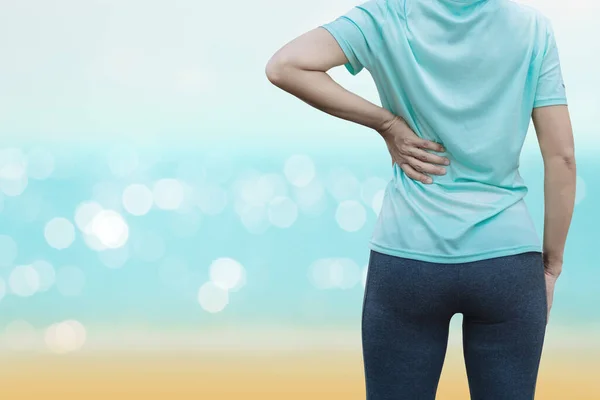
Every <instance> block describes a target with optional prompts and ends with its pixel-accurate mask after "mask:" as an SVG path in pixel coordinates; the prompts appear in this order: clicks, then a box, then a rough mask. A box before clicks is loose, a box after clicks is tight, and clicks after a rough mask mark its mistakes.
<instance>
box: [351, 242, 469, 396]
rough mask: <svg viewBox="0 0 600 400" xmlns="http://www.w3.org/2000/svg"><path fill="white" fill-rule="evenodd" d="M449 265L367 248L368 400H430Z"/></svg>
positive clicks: (440, 354)
mask: <svg viewBox="0 0 600 400" xmlns="http://www.w3.org/2000/svg"><path fill="white" fill-rule="evenodd" d="M456 272H457V271H456V269H455V268H453V266H448V265H443V264H435V263H426V262H421V261H416V260H411V259H405V258H399V257H393V256H389V255H384V254H381V253H377V252H374V251H372V252H371V256H370V259H369V266H368V271H367V282H366V288H365V295H364V300H363V313H362V344H363V360H364V366H365V379H366V389H367V399H368V400H388V399H389V400H397V399H411V400H433V399H434V398H435V393H436V390H437V386H438V382H439V379H440V374H441V371H442V366H443V362H444V357H445V353H446V347H447V343H448V326H449V322H450V318H451V317H452V315H453V314H454V312H455V305H456V304H457V296H456V291H455V285H456V282H457V279H456V278H457V274H456Z"/></svg>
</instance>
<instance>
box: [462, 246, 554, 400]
mask: <svg viewBox="0 0 600 400" xmlns="http://www.w3.org/2000/svg"><path fill="white" fill-rule="evenodd" d="M460 273H461V277H460V279H461V287H462V295H461V312H462V313H463V351H464V357H465V365H466V369H467V376H468V381H469V389H470V391H471V399H473V400H531V399H533V398H534V394H535V386H536V380H537V375H538V369H539V364H540V358H541V353H542V346H543V341H544V335H545V331H546V290H545V280H544V266H543V262H542V257H541V253H539V252H527V253H522V254H517V255H512V256H505V257H498V258H494V259H490V260H484V261H478V262H473V263H468V264H463V265H462V266H461V268H460Z"/></svg>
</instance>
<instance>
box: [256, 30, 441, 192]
mask: <svg viewBox="0 0 600 400" xmlns="http://www.w3.org/2000/svg"><path fill="white" fill-rule="evenodd" d="M348 62H349V61H348V58H347V56H346V55H345V53H344V52H343V50H342V48H341V47H340V46H339V44H338V42H337V41H336V39H335V38H334V37H333V36H332V35H331V34H330V33H329V32H328V31H327V30H326V29H324V28H322V27H318V28H315V29H313V30H311V31H308V32H307V33H305V34H303V35H301V36H299V37H297V38H296V39H294V40H292V41H291V42H289V43H287V44H286V45H285V46H283V47H282V48H281V49H280V50H278V51H277V52H276V53H275V54H274V55H273V56H272V57H271V59H270V60H269V62H268V63H267V66H266V69H265V73H266V75H267V78H268V79H269V81H271V82H272V83H273V84H274V85H275V86H277V87H279V88H281V89H283V90H285V91H286V92H288V93H291V94H292V95H294V96H296V97H298V98H299V99H301V100H303V101H304V102H306V103H308V104H310V105H311V106H313V107H315V108H317V109H319V110H321V111H324V112H326V113H328V114H330V115H333V116H335V117H338V118H342V119H345V120H347V121H352V122H355V123H358V124H361V125H364V126H366V127H369V128H372V129H374V130H375V131H377V132H378V133H379V134H380V135H381V137H382V138H383V139H384V140H385V142H386V145H387V147H388V150H389V152H390V155H391V156H392V162H393V163H397V164H398V165H399V166H400V168H402V170H404V172H405V173H406V174H407V175H408V176H409V177H410V178H412V179H415V180H419V181H422V182H423V183H431V182H432V180H431V178H430V177H429V176H427V175H426V174H435V175H443V174H445V172H446V171H445V169H444V168H443V167H441V166H440V165H448V163H449V161H448V159H447V158H446V157H441V156H438V155H435V154H433V153H430V152H428V151H426V150H433V151H438V152H442V151H444V148H443V146H442V145H441V144H439V143H436V142H432V141H429V140H425V139H422V138H420V137H418V136H417V135H416V134H415V133H414V132H413V131H412V130H411V129H410V127H409V126H408V124H406V122H405V121H404V119H402V118H400V117H399V116H397V115H394V114H393V113H392V112H390V111H389V110H387V109H385V108H383V107H380V106H378V105H375V104H373V103H371V102H370V101H368V100H366V99H364V98H362V97H360V96H358V95H356V94H354V93H352V92H350V91H348V90H346V89H344V88H343V87H342V86H341V85H339V84H338V83H337V82H335V81H334V80H333V79H332V78H331V77H330V76H329V74H327V71H328V70H329V69H331V68H333V67H336V66H340V65H344V64H346V63H348ZM434 164H440V165H434Z"/></svg>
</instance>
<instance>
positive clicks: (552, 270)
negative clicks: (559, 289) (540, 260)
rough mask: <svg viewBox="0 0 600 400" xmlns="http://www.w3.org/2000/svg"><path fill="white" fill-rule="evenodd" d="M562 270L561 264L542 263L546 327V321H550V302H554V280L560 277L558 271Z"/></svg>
mask: <svg viewBox="0 0 600 400" xmlns="http://www.w3.org/2000/svg"><path fill="white" fill-rule="evenodd" d="M561 269H562V264H561V265H557V264H556V263H554V264H553V265H550V264H549V263H547V262H545V263H544V279H545V281H546V299H547V304H548V307H547V311H546V313H547V314H546V325H548V320H549V319H550V310H551V309H552V302H553V301H554V287H555V286H556V280H557V279H558V276H559V275H560V271H561Z"/></svg>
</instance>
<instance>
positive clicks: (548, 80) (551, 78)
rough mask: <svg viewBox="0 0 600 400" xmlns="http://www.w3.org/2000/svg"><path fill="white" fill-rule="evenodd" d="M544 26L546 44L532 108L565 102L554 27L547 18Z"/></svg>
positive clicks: (565, 97)
mask: <svg viewBox="0 0 600 400" xmlns="http://www.w3.org/2000/svg"><path fill="white" fill-rule="evenodd" d="M546 27H547V29H546V45H545V49H544V55H543V58H542V63H541V69H540V74H539V78H538V83H537V87H536V91H535V100H534V103H533V107H534V108H535V107H543V106H550V105H557V104H567V96H566V93H565V84H564V81H563V77H562V71H561V67H560V59H559V55H558V48H557V46H556V40H555V38H554V29H553V28H552V24H551V23H550V21H549V20H547V22H546Z"/></svg>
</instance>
